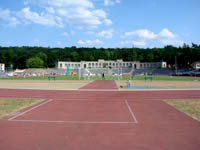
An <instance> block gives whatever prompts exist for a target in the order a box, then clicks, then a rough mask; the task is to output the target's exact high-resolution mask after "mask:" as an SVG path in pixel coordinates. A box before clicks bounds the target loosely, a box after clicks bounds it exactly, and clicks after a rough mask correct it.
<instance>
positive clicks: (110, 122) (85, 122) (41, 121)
mask: <svg viewBox="0 0 200 150" xmlns="http://www.w3.org/2000/svg"><path fill="white" fill-rule="evenodd" d="M9 121H15V122H33V123H74V124H134V123H136V122H120V121H119V122H117V121H116V122H115V121H50V120H9Z"/></svg>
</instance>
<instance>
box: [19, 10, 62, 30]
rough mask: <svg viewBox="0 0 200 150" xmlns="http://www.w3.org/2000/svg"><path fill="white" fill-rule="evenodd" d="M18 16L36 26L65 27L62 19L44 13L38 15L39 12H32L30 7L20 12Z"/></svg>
mask: <svg viewBox="0 0 200 150" xmlns="http://www.w3.org/2000/svg"><path fill="white" fill-rule="evenodd" d="M18 15H19V17H21V18H22V19H24V20H25V21H30V22H33V23H36V24H41V25H48V26H58V27H63V23H62V19H61V18H60V17H58V16H54V15H51V14H48V13H44V12H41V13H40V14H38V13H37V12H32V11H31V10H30V8H29V7H26V8H23V9H22V10H21V11H20V12H18Z"/></svg>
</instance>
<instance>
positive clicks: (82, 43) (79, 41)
mask: <svg viewBox="0 0 200 150" xmlns="http://www.w3.org/2000/svg"><path fill="white" fill-rule="evenodd" d="M77 43H78V44H80V45H84V44H85V42H83V41H82V40H78V42H77Z"/></svg>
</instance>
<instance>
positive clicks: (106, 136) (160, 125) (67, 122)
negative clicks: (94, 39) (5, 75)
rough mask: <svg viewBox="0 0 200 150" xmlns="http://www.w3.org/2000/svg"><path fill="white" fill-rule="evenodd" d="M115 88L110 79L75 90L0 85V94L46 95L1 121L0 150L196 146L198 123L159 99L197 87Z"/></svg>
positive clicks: (191, 149) (193, 94)
mask: <svg viewBox="0 0 200 150" xmlns="http://www.w3.org/2000/svg"><path fill="white" fill-rule="evenodd" d="M95 85H96V86H95ZM89 88H92V91H90V90H87V91H84V89H89ZM95 89H101V90H102V89H111V90H113V91H109V90H107V91H106V90H105V91H103V90H102V91H95ZM115 89H116V86H115V84H114V83H113V82H112V81H109V82H106V81H95V82H92V83H90V84H89V85H86V86H85V87H83V88H81V89H80V90H77V91H48V90H17V89H16V90H15V89H1V90H0V97H17V98H44V99H46V100H45V101H44V102H42V103H40V104H37V105H35V106H32V107H30V108H26V109H24V110H22V111H21V112H20V113H18V114H15V115H14V116H9V117H7V118H4V119H3V120H0V150H199V148H200V135H199V133H200V123H199V122H198V121H196V120H193V119H192V118H190V117H188V116H186V115H185V114H183V113H181V112H179V111H177V110H176V109H174V108H172V107H171V106H169V105H167V104H165V103H164V102H163V100H165V99H179V98H182V99H186V98H200V91H198V90H196V91H195V90H194V91H135V92H134V91H117V90H115Z"/></svg>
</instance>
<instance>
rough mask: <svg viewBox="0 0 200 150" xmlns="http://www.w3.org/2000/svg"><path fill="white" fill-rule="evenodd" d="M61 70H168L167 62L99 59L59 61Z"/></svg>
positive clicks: (58, 65)
mask: <svg viewBox="0 0 200 150" xmlns="http://www.w3.org/2000/svg"><path fill="white" fill-rule="evenodd" d="M57 67H58V68H59V69H67V67H69V68H133V69H145V68H166V67H167V63H166V62H150V63H148V62H138V61H134V62H133V61H123V60H116V61H114V60H110V61H106V60H104V59H99V60H98V61H81V62H63V61H59V62H58V64H57Z"/></svg>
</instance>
